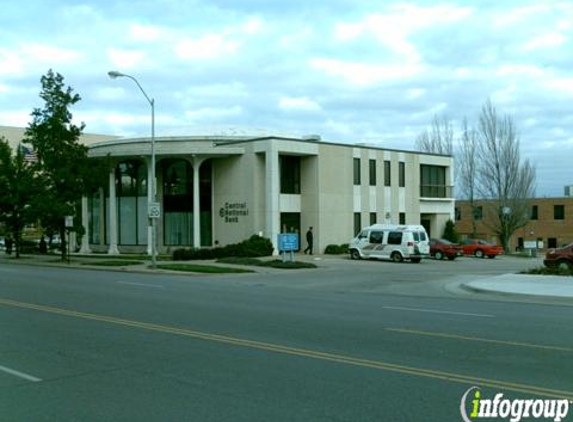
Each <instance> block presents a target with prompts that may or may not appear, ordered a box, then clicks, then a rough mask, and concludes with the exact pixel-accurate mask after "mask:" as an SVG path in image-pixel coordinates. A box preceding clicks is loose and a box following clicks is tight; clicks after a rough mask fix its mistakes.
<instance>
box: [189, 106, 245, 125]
mask: <svg viewBox="0 0 573 422" xmlns="http://www.w3.org/2000/svg"><path fill="white" fill-rule="evenodd" d="M242 113H243V109H242V107H240V106H237V105H236V106H233V107H228V108H215V107H204V108H200V109H198V110H188V111H186V112H185V117H186V118H187V119H189V120H192V121H194V122H195V121H204V120H217V119H221V118H228V117H236V116H239V115H241V114H242Z"/></svg>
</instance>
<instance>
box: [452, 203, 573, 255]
mask: <svg viewBox="0 0 573 422" xmlns="http://www.w3.org/2000/svg"><path fill="white" fill-rule="evenodd" d="M530 202H531V214H530V221H529V222H528V223H527V225H526V226H525V227H523V228H521V229H518V230H517V231H516V232H515V234H514V235H513V237H512V238H511V239H510V247H511V249H512V250H516V249H523V248H524V245H526V244H527V242H537V243H538V245H539V247H540V249H547V248H556V247H560V246H562V245H566V244H569V243H572V242H573V197H561V198H559V197H556V198H533V199H531V200H530ZM484 206H486V203H485V202H484V201H475V208H474V210H473V211H472V209H471V207H470V204H469V202H468V201H456V229H457V231H458V232H459V233H460V234H461V235H462V236H463V237H471V235H472V212H473V213H474V214H475V216H476V237H478V238H482V239H486V240H491V241H496V242H497V243H499V240H498V239H497V238H496V237H495V235H494V234H493V232H492V230H491V228H490V227H489V226H488V222H487V221H486V220H485V218H486V217H485V214H486V213H484V212H483V210H484Z"/></svg>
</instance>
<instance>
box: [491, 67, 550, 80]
mask: <svg viewBox="0 0 573 422" xmlns="http://www.w3.org/2000/svg"><path fill="white" fill-rule="evenodd" d="M545 73H546V72H545V71H544V70H543V69H542V68H540V67H537V66H534V65H527V64H509V65H507V64H504V65H502V66H500V67H499V68H498V69H497V76H511V77H513V76H530V77H535V78H539V77H542V76H544V75H545Z"/></svg>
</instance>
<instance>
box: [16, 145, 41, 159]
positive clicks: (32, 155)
mask: <svg viewBox="0 0 573 422" xmlns="http://www.w3.org/2000/svg"><path fill="white" fill-rule="evenodd" d="M20 150H21V151H22V154H24V161H25V162H27V163H37V162H38V154H36V151H34V150H33V149H31V148H27V147H25V146H24V145H22V144H20Z"/></svg>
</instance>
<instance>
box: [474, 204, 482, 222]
mask: <svg viewBox="0 0 573 422" xmlns="http://www.w3.org/2000/svg"><path fill="white" fill-rule="evenodd" d="M481 219H483V207H482V206H481V205H478V206H477V207H474V220H481Z"/></svg>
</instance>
